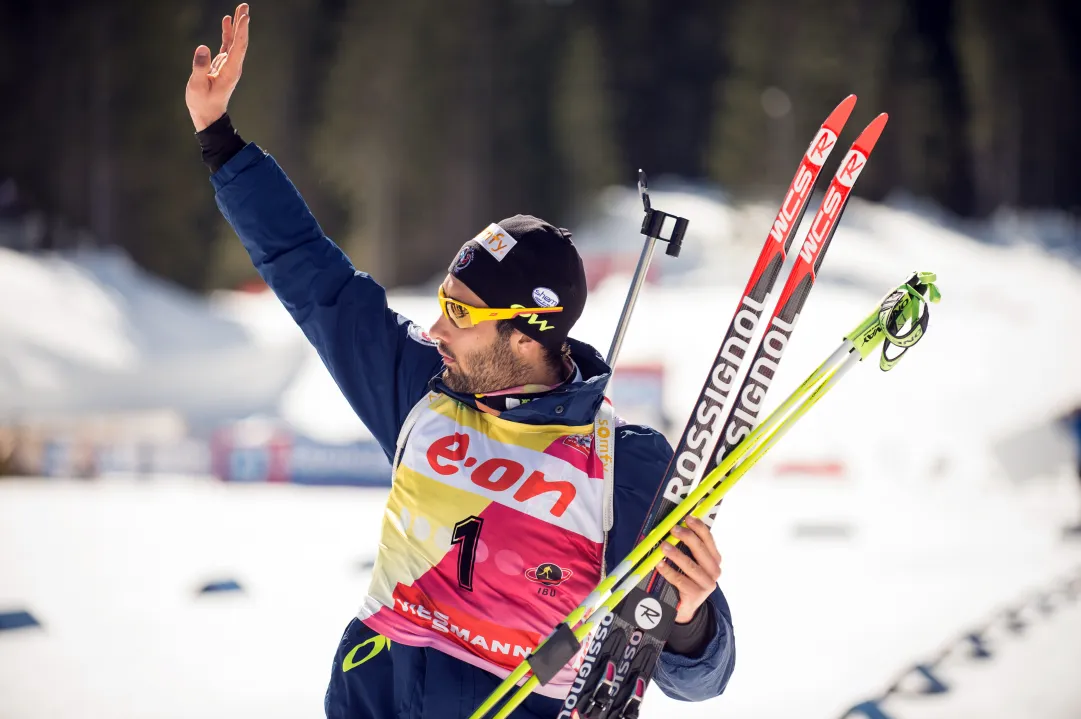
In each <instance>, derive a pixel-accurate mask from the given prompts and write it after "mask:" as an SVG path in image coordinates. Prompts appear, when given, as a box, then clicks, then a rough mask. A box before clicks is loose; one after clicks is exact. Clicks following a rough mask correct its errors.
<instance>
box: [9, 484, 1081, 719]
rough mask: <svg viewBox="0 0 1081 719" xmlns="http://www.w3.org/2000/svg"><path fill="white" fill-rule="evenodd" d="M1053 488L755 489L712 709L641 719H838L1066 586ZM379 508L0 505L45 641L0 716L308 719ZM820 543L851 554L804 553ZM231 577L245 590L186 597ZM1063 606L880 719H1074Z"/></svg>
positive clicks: (32, 501)
mask: <svg viewBox="0 0 1081 719" xmlns="http://www.w3.org/2000/svg"><path fill="white" fill-rule="evenodd" d="M1068 479H1069V478H1068V477H1065V476H1063V477H1061V478H1060V480H1058V481H1049V482H1047V483H1045V484H1044V485H1043V486H1039V487H1029V488H1027V489H1024V490H1020V489H1019V490H1014V491H1010V492H1004V493H1001V494H986V495H984V496H974V495H972V494H971V493H967V492H964V493H963V492H959V491H956V490H955V489H953V488H952V487H951V486H950V485H948V484H940V485H937V486H935V485H933V484H931V483H926V482H915V483H913V485H912V486H907V487H895V488H892V489H890V488H882V487H880V488H879V489H878V490H876V491H874V492H869V493H865V496H863V497H862V499H861V500H860V503H859V506H860V508H861V511H860V513H859V514H858V516H850V517H844V516H841V515H839V514H836V513H834V512H832V510H831V508H832V507H834V506H837V505H838V504H839V503H838V500H841V499H845V498H846V497H847V498H848V499H851V497H850V496H849V495H850V494H851V493H852V492H853V491H855V490H854V489H852V488H851V487H849V488H841V487H833V488H832V489H831V488H830V487H822V486H815V484H816V483H815V482H811V481H808V480H803V481H802V482H800V481H798V480H795V479H792V478H779V477H773V476H769V475H765V476H762V477H757V478H754V480H753V481H750V479H749V481H747V482H746V483H745V484H743V485H741V486H740V487H738V488H737V489H736V490H734V491H733V493H732V494H731V495H730V498H729V499H728V500H726V504H725V506H724V508H723V509H722V512H721V520H720V521H719V527H718V529H717V534H718V539H719V542H720V545H721V548H722V552H723V553H724V557H725V559H724V575H723V577H722V582H721V584H722V588H723V589H724V590H725V592H726V594H727V596H728V598H729V600H730V602H731V604H732V610H733V614H734V619H735V623H736V633H737V634H736V636H737V646H738V661H737V669H736V672H735V675H734V676H733V679H732V682H731V684H730V685H729V688H728V691H727V692H726V693H725V695H724V696H723V697H721V698H719V699H715V700H712V701H709V702H705V703H702V704H695V705H683V704H678V703H676V702H672V701H670V700H668V699H667V698H666V697H664V696H663V695H662V694H660V693H659V692H658V691H657V690H656V689H654V690H652V691H651V692H650V694H649V696H648V697H647V700H646V703H645V711H644V714H643V715H644V716H646V717H671V716H682V717H691V718H695V717H702V718H705V717H720V716H753V717H778V718H787V717H801V718H802V717H806V718H821V719H833V718H834V717H839V716H840V715H841V714H843V713H844V711H845V710H846V709H848V708H849V707H851V706H853V705H855V704H857V703H858V702H860V701H862V700H864V699H866V698H870V697H872V696H875V695H877V694H879V693H880V692H881V691H883V690H884V689H885V688H886V687H887V686H888V685H889V683H890V682H892V681H893V680H894V679H895V678H896V677H897V676H898V675H900V674H901V673H902V671H903V670H905V669H906V668H907V667H910V666H912V665H913V664H916V663H920V662H924V661H929V660H930V659H931V658H932V657H933V656H934V655H935V654H936V653H937V652H938V650H939V649H940V648H941V647H942V646H943V645H944V644H946V643H947V642H949V641H951V640H954V639H955V638H957V637H960V636H963V635H964V634H966V633H967V632H968V631H970V630H973V629H976V628H978V627H979V626H980V625H981V624H983V623H984V622H986V621H988V620H990V619H991V618H993V617H994V615H995V613H996V612H998V611H1001V609H1003V608H1004V607H1007V606H1009V605H1011V603H1015V602H1019V601H1021V600H1025V599H1027V598H1028V596H1029V594H1030V593H1031V592H1034V591H1037V590H1045V589H1047V590H1049V589H1052V588H1054V586H1055V582H1056V581H1057V580H1059V579H1060V578H1063V577H1067V576H1070V575H1071V573H1072V574H1073V575H1074V576H1079V577H1081V543H1078V544H1077V545H1070V544H1068V543H1065V542H1063V541H1061V540H1060V539H1059V534H1058V530H1059V526H1060V524H1061V522H1063V521H1065V520H1066V519H1067V518H1068V516H1069V515H1071V513H1072V512H1074V511H1075V510H1076V509H1078V506H1077V505H1078V498H1077V496H1076V490H1075V488H1074V487H1072V486H1070V485H1069V483H1068V481H1067V480H1068ZM828 481H829V482H834V483H836V481H837V480H828ZM823 482H827V480H821V481H820V482H819V484H821V483H823ZM801 484H802V485H804V486H800V485H801ZM815 495H818V497H817V501H812V500H814V499H815ZM869 495H873V496H869ZM383 498H384V494H383V492H381V491H378V490H353V489H341V488H318V489H314V488H299V487H292V486H288V485H277V486H274V485H261V486H246V485H223V484H219V483H216V482H213V481H207V480H199V479H193V478H179V477H178V478H173V479H168V480H162V481H155V482H140V481H134V480H133V481H125V480H106V481H99V482H94V483H87V482H80V481H63V480H57V481H49V482H41V481H37V480H26V481H14V480H12V481H3V482H0V547H2V548H3V549H2V551H0V578H2V580H0V611H3V610H12V609H28V610H30V611H32V612H33V613H34V614H35V616H36V617H37V618H38V619H39V620H40V621H41V623H42V627H41V628H40V629H36V628H31V629H21V630H14V631H7V632H0V717H2V718H3V719H37V718H38V717H54V716H80V717H86V718H88V719H90V718H94V719H97V718H106V717H109V718H116V719H135V718H140V719H144V718H146V717H160V718H162V719H165V718H176V719H180V718H181V717H184V718H187V717H202V718H204V719H212V718H215V717H236V716H259V717H267V718H272V717H283V718H284V717H290V718H296V717H317V716H320V715H321V714H320V713H321V710H322V707H321V701H322V693H323V691H324V688H325V683H326V680H327V678H328V676H329V671H330V662H331V658H332V656H333V653H334V649H335V646H336V644H337V641H338V639H339V637H340V635H341V632H342V630H343V629H344V626H345V624H346V622H347V621H348V619H349V617H351V616H352V615H353V612H354V611H355V609H356V605H357V604H358V602H359V600H360V598H361V596H362V595H363V592H364V589H365V581H366V574H365V569H364V566H365V565H364V563H365V561H366V560H369V559H370V558H371V554H370V553H371V552H372V551H373V550H374V547H375V546H376V542H377V538H376V531H377V527H378V526H379V522H378V519H379V515H380V513H381V510H382V501H383ZM828 521H832V522H833V523H834V524H836V525H846V526H847V530H848V535H847V537H845V536H841V535H839V534H834V535H833V536H827V535H819V536H808V535H806V534H804V535H803V536H800V534H799V532H798V529H799V528H800V527H801V526H802V527H803V528H804V530H806V529H807V528H808V525H809V523H811V522H814V523H816V524H817V525H819V527H821V525H822V524H823V523H824V522H828ZM226 578H229V579H235V580H236V581H238V582H239V583H240V585H241V586H242V587H243V590H244V591H243V592H241V593H225V594H219V595H199V594H198V593H197V590H198V588H199V587H201V586H202V585H204V584H205V583H207V582H211V581H217V580H221V579H226ZM1060 607H1061V608H1059V609H1058V610H1057V611H1055V612H1054V613H1053V614H1051V615H1050V616H1042V615H1039V614H1038V613H1036V612H1035V611H1033V610H1032V609H1031V608H1030V609H1028V610H1026V614H1025V616H1027V617H1029V618H1030V621H1031V626H1030V628H1029V629H1028V630H1027V631H1026V632H1025V633H1022V634H1020V635H1016V636H1015V635H1011V634H1009V632H1006V631H1005V630H1003V629H1001V628H999V629H992V630H989V631H988V642H989V646H990V648H991V649H992V650H993V651H994V657H993V658H992V659H990V660H987V661H985V662H982V663H980V662H975V661H965V660H963V659H962V660H959V661H954V662H948V663H946V664H944V665H943V667H942V668H941V670H940V671H939V675H940V678H942V679H943V680H944V681H946V682H947V683H948V684H949V685H950V686H951V691H950V692H949V693H947V694H943V695H937V696H924V697H905V698H894V699H891V700H890V701H889V702H888V703H886V704H883V709H885V710H889V711H890V712H891V713H890V714H888V716H890V717H892V719H924V718H931V717H947V716H948V717H989V718H992V719H994V718H999V717H1001V718H1006V717H1026V718H1028V717H1033V718H1037V717H1038V718H1039V719H1069V718H1070V717H1077V716H1078V715H1079V714H1081V687H1079V685H1078V683H1077V681H1076V679H1077V676H1078V674H1077V670H1078V668H1081V601H1078V602H1075V603H1073V604H1068V603H1065V602H1061V603H1060ZM998 624H999V626H1000V627H1001V626H1002V625H1003V622H1001V621H1000V622H999V623H998Z"/></svg>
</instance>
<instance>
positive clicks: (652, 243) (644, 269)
mask: <svg viewBox="0 0 1081 719" xmlns="http://www.w3.org/2000/svg"><path fill="white" fill-rule="evenodd" d="M638 194H639V195H640V196H641V198H642V208H643V210H644V211H645V213H646V214H645V217H643V218H642V230H641V232H642V234H643V235H645V236H646V241H645V244H644V245H643V246H642V254H641V255H639V257H638V265H637V267H635V268H634V277H633V278H631V287H630V290H628V292H627V299H626V300H625V301H624V302H623V311H622V312H621V313H620V315H619V323H618V324H617V325H616V332H615V334H614V335H613V336H612V344H611V346H610V347H609V348H608V356H607V357H606V358H605V362H606V363H607V364H608V366H609V367H611V368H613V369H614V368H615V364H616V358H618V357H619V350H620V348H621V347H622V346H623V338H624V337H625V336H626V334H627V328H628V327H629V326H630V323H631V313H633V312H634V305H635V303H636V302H637V301H638V294H639V293H640V292H641V291H642V285H643V284H645V281H646V274H647V273H648V271H649V264H650V262H652V261H653V250H654V248H655V247H656V245H657V240H661V241H663V242H667V243H668V249H667V250H666V251H665V254H667V255H669V256H670V257H679V252H680V250H681V249H682V247H683V236H684V235H685V234H687V225H688V224H689V223H688V221H687V220H686V219H685V218H683V217H676V216H675V215H669V214H668V213H667V212H661V211H660V210H654V209H653V207H652V205H651V203H650V201H649V187H648V185H647V183H646V173H645V171H644V170H638ZM668 218H672V219H673V220H674V221H675V224H674V226H673V227H672V233H671V235H670V236H669V237H667V238H665V237H662V236H661V231H662V230H663V228H664V222H665V220H666V219H668Z"/></svg>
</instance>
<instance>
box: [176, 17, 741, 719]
mask: <svg viewBox="0 0 1081 719" xmlns="http://www.w3.org/2000/svg"><path fill="white" fill-rule="evenodd" d="M249 23H250V15H249V8H248V6H247V5H246V4H242V5H240V6H239V7H238V8H237V10H236V14H235V16H234V17H231V18H230V17H226V18H224V19H223V21H222V48H221V52H220V53H219V54H218V55H217V57H215V58H214V59H213V61H212V60H211V57H210V51H209V49H208V48H206V47H205V46H200V47H199V48H198V49H197V50H196V51H195V59H194V62H193V70H192V75H191V78H190V79H189V82H188V86H187V91H186V93H185V98H186V101H187V105H188V110H189V112H190V113H191V117H192V121H193V123H194V125H195V130H196V134H197V137H198V139H199V142H200V145H201V147H202V151H203V160H204V162H205V163H206V164H207V165H208V166H209V168H210V170H211V172H212V177H211V182H212V184H213V186H214V188H215V190H216V200H217V203H218V206H219V208H220V209H221V211H222V213H223V214H224V215H225V217H226V218H227V219H228V220H229V222H230V223H231V224H232V226H233V228H234V229H235V230H236V233H237V235H238V236H239V237H240V239H241V242H242V243H243V244H244V247H245V249H246V250H247V251H248V253H249V255H250V256H251V259H252V262H253V263H254V265H255V267H256V268H257V269H258V271H259V273H260V274H261V275H262V277H263V279H265V280H266V282H267V284H268V285H269V286H270V287H271V289H272V290H273V291H274V292H275V293H276V294H277V296H278V298H279V299H280V300H281V302H282V303H283V304H284V305H285V307H286V309H287V310H288V311H289V312H290V313H291V314H292V316H293V318H294V319H295V320H296V322H297V323H298V324H299V326H300V327H301V328H302V329H303V331H304V333H305V335H306V336H307V337H308V339H309V340H310V341H311V343H312V344H313V345H314V346H315V348H316V349H317V350H318V352H319V355H320V357H321V358H322V359H323V361H324V363H325V364H326V366H327V369H328V370H329V371H330V374H331V376H332V377H333V378H334V380H335V381H336V382H337V384H338V386H339V388H340V389H341V391H342V393H343V394H344V396H345V397H346V398H347V399H348V400H349V402H350V404H351V406H352V407H353V408H354V409H355V410H356V412H357V414H358V415H359V416H360V418H361V419H362V420H363V421H364V423H365V424H366V425H367V426H368V428H369V429H370V430H371V431H372V434H373V435H374V436H375V438H376V439H377V440H378V441H379V443H380V444H381V445H382V447H383V449H384V451H385V452H386V454H387V457H388V458H391V459H393V467H394V476H393V485H392V489H391V492H390V495H389V498H388V500H387V510H386V512H385V513H384V518H383V524H382V535H381V539H380V547H379V555H378V558H377V561H376V565H375V568H374V570H373V577H372V580H371V584H370V586H369V589H368V594H367V596H366V597H365V598H364V601H363V603H362V605H361V608H360V611H359V613H358V616H357V617H356V618H354V619H353V620H352V621H351V622H350V623H349V625H348V627H347V628H346V630H345V634H344V636H343V637H342V639H341V642H340V646H339V648H338V652H337V655H336V656H335V658H334V665H333V670H332V675H331V679H330V683H329V686H328V689H327V693H326V700H325V710H326V713H327V716H328V717H343V718H345V717H350V718H360V717H365V718H366V717H373V718H374V717H451V718H453V717H467V716H469V714H470V713H471V712H472V711H473V710H474V709H475V708H476V707H477V705H478V704H480V702H481V701H482V700H483V699H484V698H485V697H486V696H487V695H488V694H489V693H490V692H491V690H492V689H494V688H495V686H496V685H497V684H498V682H499V681H500V679H501V678H502V677H505V676H506V675H507V673H508V671H509V670H510V669H511V668H512V667H514V666H515V665H516V664H517V663H518V662H519V661H521V659H522V658H523V657H525V656H527V655H528V653H529V652H530V650H531V649H532V648H534V647H535V646H536V645H537V643H538V642H539V641H540V640H541V639H542V638H543V637H544V636H545V635H546V634H547V633H548V632H549V631H550V630H551V629H552V628H553V627H554V626H555V625H556V624H557V623H558V622H559V620H560V619H562V617H563V616H565V615H566V614H567V613H568V612H569V610H571V609H573V608H574V607H575V606H576V605H577V604H578V603H579V602H580V601H581V600H582V599H583V598H584V597H585V596H586V594H587V593H588V592H589V591H590V589H591V588H592V587H593V586H594V585H595V584H596V583H597V582H598V581H599V580H600V579H601V577H602V576H603V574H604V572H605V571H606V569H607V568H609V567H612V566H614V565H615V563H617V562H618V561H619V560H620V559H622V557H623V556H624V555H625V554H626V553H627V552H628V551H629V550H630V548H631V547H632V545H633V543H634V541H635V539H636V536H637V534H638V532H639V530H640V529H641V526H642V523H643V520H644V518H645V513H646V511H647V509H648V507H649V505H650V503H651V500H652V498H653V497H654V495H655V492H656V490H657V487H658V485H659V483H660V480H661V478H662V475H663V474H664V471H665V468H666V466H667V464H668V462H669V459H670V458H671V454H672V451H671V448H670V447H669V446H668V444H667V442H666V441H665V440H664V438H663V437H662V436H661V435H660V434H659V433H657V432H655V431H652V430H650V429H648V428H645V427H634V428H633V429H630V428H628V429H629V430H630V431H624V430H623V428H621V427H620V425H619V424H618V422H617V421H615V419H614V416H613V415H612V410H611V407H610V405H609V404H608V403H607V402H606V401H605V400H604V389H605V386H606V384H607V381H608V378H609V376H610V374H611V370H610V369H609V368H608V367H607V366H606V365H605V364H604V362H603V360H602V358H601V357H600V355H599V354H598V353H597V352H596V350H594V349H593V348H591V347H589V346H587V345H585V344H583V343H580V342H577V341H575V340H570V339H568V332H569V331H570V329H571V327H572V326H573V324H574V322H575V321H576V320H577V319H578V318H579V316H580V315H581V313H582V309H583V307H584V305H585V299H586V285H585V275H584V272H583V268H582V262H581V258H580V257H579V256H578V253H577V251H576V249H575V248H574V245H573V244H572V242H571V236H570V233H569V232H567V231H566V230H562V229H559V228H557V227H554V226H552V225H550V224H548V223H546V222H543V221H541V220H539V219H537V218H535V217H531V216H527V215H517V216H514V217H511V218H507V219H505V220H501V221H500V222H498V223H493V224H491V225H489V226H488V228H486V229H485V230H483V231H481V233H480V234H478V235H477V236H476V237H475V238H474V239H472V240H470V241H469V242H466V243H465V244H464V245H462V246H461V248H460V249H459V250H458V251H457V253H456V254H455V256H454V259H453V260H452V261H451V264H450V267H449V269H448V274H447V276H446V278H445V279H444V281H443V283H442V286H441V287H440V288H439V293H438V298H437V299H438V302H439V304H440V306H441V308H442V315H441V317H440V319H439V320H438V321H437V322H436V323H435V325H433V326H432V327H431V329H430V331H429V333H428V334H425V333H424V332H422V331H421V330H420V328H418V327H417V326H416V325H414V324H413V323H411V322H409V321H408V320H406V319H405V318H404V317H401V316H399V315H398V314H396V313H395V312H393V311H392V310H390V309H388V308H387V305H386V294H385V292H384V290H383V288H382V287H380V286H379V285H378V284H376V282H375V281H374V280H373V279H372V278H371V277H369V276H368V275H366V274H365V273H363V272H359V271H356V270H355V269H354V268H353V266H352V265H351V264H350V262H349V260H348V258H347V257H346V256H345V255H344V254H343V253H342V252H341V251H340V250H339V249H338V247H337V246H336V245H335V244H334V243H333V242H332V241H331V240H330V239H329V238H328V237H326V235H324V234H323V232H322V230H321V229H320V227H319V225H318V223H317V222H316V220H315V218H314V217H312V215H311V213H310V212H309V210H308V208H307V206H306V205H305V203H304V201H303V200H302V199H301V197H300V196H299V194H298V193H297V191H296V189H295V188H294V187H293V185H292V183H290V182H289V180H288V178H287V177H286V176H285V174H284V173H283V172H282V170H281V168H280V167H279V166H278V165H277V163H276V162H275V161H274V159H273V158H272V157H270V156H269V155H267V154H266V153H264V152H263V151H262V150H261V149H260V148H259V147H257V146H256V145H254V144H246V143H245V142H244V141H243V140H241V139H240V136H239V135H238V134H237V133H236V131H235V130H234V129H233V128H232V125H231V121H230V118H229V116H228V115H227V114H226V109H227V105H228V100H229V97H230V95H231V94H232V92H233V89H234V88H235V87H236V84H237V81H238V80H239V78H240V73H241V66H242V64H243V61H244V56H245V53H246V51H247V47H248V28H249ZM455 246H457V243H455ZM433 299H436V298H433ZM678 536H679V538H680V539H681V540H682V541H683V542H684V543H685V544H686V545H687V546H688V547H689V548H690V550H691V556H686V555H684V554H683V553H680V552H675V553H671V554H670V555H669V557H670V562H671V563H670V564H666V565H665V566H662V568H661V572H662V574H663V575H664V576H665V577H666V578H667V579H668V580H669V581H670V582H671V583H672V584H673V585H674V586H675V587H676V588H677V589H678V590H679V591H680V597H681V601H680V605H679V609H678V613H677V617H676V622H677V624H676V626H675V628H674V630H673V633H672V636H671V639H670V640H669V642H668V645H667V646H666V649H665V651H664V652H663V653H662V655H661V657H660V659H659V661H658V664H657V670H656V673H655V675H654V676H655V681H656V684H657V685H658V686H659V687H660V689H661V690H662V691H664V692H665V693H666V694H668V695H669V696H672V697H675V698H679V699H684V700H689V701H700V700H704V699H708V698H711V697H714V696H717V695H718V694H720V693H721V692H722V691H723V690H724V687H725V685H726V684H727V682H728V678H729V676H730V675H731V672H732V668H733V664H734V661H735V649H734V638H733V630H732V620H731V614H730V612H729V609H728V605H727V603H726V601H725V599H724V597H723V595H722V594H721V592H720V590H719V589H718V588H717V584H716V582H717V578H718V577H719V576H720V562H721V558H720V554H719V553H718V551H717V547H716V545H715V543H714V541H713V537H712V535H711V534H710V532H709V529H708V528H707V527H706V526H705V525H703V524H702V523H700V522H698V523H691V524H690V526H689V527H688V528H680V529H679V531H678ZM676 567H678V570H677V569H676ZM573 674H574V669H573V667H571V666H568V667H565V668H564V670H563V672H561V673H560V674H559V675H558V676H557V677H556V678H555V679H553V680H552V681H551V682H550V683H549V684H547V685H546V686H544V687H541V688H539V689H538V691H537V692H535V693H534V694H533V695H532V696H530V698H529V699H527V700H526V702H525V703H524V704H523V705H522V706H521V707H520V708H519V709H518V710H517V711H516V712H515V714H514V716H515V717H522V718H525V717H555V716H556V715H557V714H559V711H560V707H561V704H562V702H561V699H562V697H564V696H565V695H566V693H567V691H568V687H569V686H570V682H571V678H572V677H573Z"/></svg>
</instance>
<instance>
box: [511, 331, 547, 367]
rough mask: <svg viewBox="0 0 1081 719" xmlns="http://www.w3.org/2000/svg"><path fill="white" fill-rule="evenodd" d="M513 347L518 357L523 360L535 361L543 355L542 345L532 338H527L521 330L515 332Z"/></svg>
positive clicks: (512, 340)
mask: <svg viewBox="0 0 1081 719" xmlns="http://www.w3.org/2000/svg"><path fill="white" fill-rule="evenodd" d="M511 345H512V346H513V347H514V351H515V352H516V353H517V354H518V356H519V357H522V358H523V359H527V360H530V361H533V360H536V359H537V358H539V357H540V355H541V343H540V342H538V341H537V340H535V339H533V338H532V337H528V336H526V335H525V333H523V332H522V331H521V330H518V329H515V330H514V335H513V337H512V338H511Z"/></svg>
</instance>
